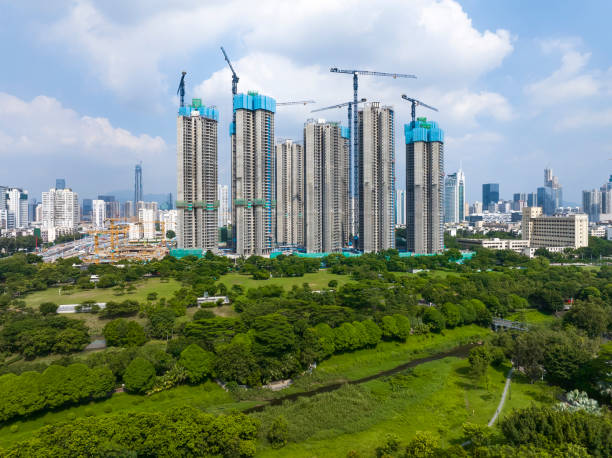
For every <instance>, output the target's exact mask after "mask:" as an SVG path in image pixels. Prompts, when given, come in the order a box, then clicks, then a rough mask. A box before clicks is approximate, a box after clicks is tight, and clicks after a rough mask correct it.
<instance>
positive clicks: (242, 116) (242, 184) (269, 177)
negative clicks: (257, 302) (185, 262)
mask: <svg viewBox="0 0 612 458" xmlns="http://www.w3.org/2000/svg"><path fill="white" fill-rule="evenodd" d="M233 109H234V114H235V115H236V123H235V124H234V123H232V124H231V125H230V135H231V138H232V198H233V199H234V202H233V205H232V239H233V240H232V245H233V248H234V251H235V252H236V253H237V254H238V255H241V256H251V255H265V254H269V253H270V252H271V251H272V248H273V247H274V243H275V235H276V229H275V225H276V218H275V211H274V208H273V206H274V199H275V188H276V186H275V182H276V180H275V173H276V167H275V158H274V154H275V151H274V112H275V111H276V100H274V99H273V98H271V97H267V96H265V95H259V94H258V93H257V92H249V93H248V94H236V95H235V96H234V101H233Z"/></svg>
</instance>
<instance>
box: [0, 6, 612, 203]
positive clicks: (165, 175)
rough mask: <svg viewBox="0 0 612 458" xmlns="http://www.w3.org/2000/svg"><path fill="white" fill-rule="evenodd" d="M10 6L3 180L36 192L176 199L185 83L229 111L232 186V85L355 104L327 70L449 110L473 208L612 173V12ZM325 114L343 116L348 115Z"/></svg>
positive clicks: (4, 14)
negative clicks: (353, 71) (180, 94)
mask: <svg viewBox="0 0 612 458" xmlns="http://www.w3.org/2000/svg"><path fill="white" fill-rule="evenodd" d="M168 3H170V2H165V1H162V0H134V1H127V2H126V1H118V0H107V1H98V2H96V1H92V0H80V1H63V0H56V1H54V2H47V1H29V2H14V1H10V0H0V55H1V56H2V60H3V62H2V70H3V71H1V72H0V184H5V185H10V186H20V187H24V188H27V189H28V190H29V191H30V195H31V196H32V197H37V198H39V199H40V193H41V192H42V191H43V190H45V189H47V188H48V187H49V186H50V185H52V184H53V183H54V180H55V178H56V177H65V178H66V180H67V183H68V185H70V186H72V187H73V189H74V190H76V191H77V192H78V193H79V194H80V196H81V197H91V196H95V195H97V194H98V193H100V194H102V193H106V192H109V191H114V190H120V189H129V188H130V187H131V186H132V182H133V167H134V164H135V163H136V162H137V161H140V160H142V161H143V175H144V180H143V182H144V188H145V193H162V192H175V188H176V172H175V169H176V165H175V157H176V150H175V148H176V146H175V141H176V121H175V116H176V107H177V103H178V100H177V98H176V95H175V93H176V86H177V83H178V79H179V77H180V72H181V71H182V70H186V71H187V72H188V75H187V97H188V98H191V97H201V98H202V99H203V102H204V103H205V104H209V105H216V106H217V107H218V108H219V110H220V116H221V120H220V125H219V170H220V181H221V182H222V183H226V184H227V183H229V179H230V177H229V143H228V135H227V132H228V123H229V120H230V118H231V108H230V104H231V93H230V90H231V78H230V74H229V70H228V69H227V68H226V65H225V62H224V60H223V56H222V54H221V52H220V51H219V46H220V45H223V46H224V47H225V48H226V50H227V51H228V53H229V54H230V57H231V58H232V60H233V62H234V65H235V68H236V70H237V72H238V74H239V76H240V83H239V90H243V91H246V90H259V91H260V92H262V93H265V94H267V95H271V96H273V97H275V98H277V100H279V101H283V100H301V99H314V100H316V101H317V102H318V104H317V105H318V106H325V105H330V104H333V103H337V102H342V101H346V100H349V99H350V98H351V97H352V84H351V80H350V76H344V75H334V74H330V73H329V67H331V66H338V67H341V68H342V67H344V68H358V69H369V70H378V71H385V72H403V73H414V74H416V75H417V76H418V79H416V80H399V79H398V80H393V79H390V78H374V77H362V78H361V80H360V97H366V98H368V99H369V100H371V101H376V100H377V101H380V102H381V103H383V104H387V105H392V106H394V107H395V110H396V121H397V123H396V131H397V137H396V157H397V164H396V165H397V176H398V186H397V187H398V188H403V187H404V186H403V185H402V184H403V180H404V176H405V173H404V167H405V160H404V156H405V145H404V143H403V139H402V135H401V134H402V132H403V124H404V122H407V121H408V120H409V116H410V107H409V105H408V104H407V103H405V102H403V101H402V100H401V99H400V95H401V94H402V93H406V94H408V95H409V96H413V97H416V98H419V99H421V100H423V101H425V102H426V103H429V104H431V105H434V106H436V107H438V108H439V109H440V112H439V113H433V112H427V111H426V110H421V111H420V112H419V115H420V116H427V117H431V118H432V119H435V120H437V121H439V123H440V125H441V127H442V128H443V129H444V130H445V132H446V144H445V154H446V170H447V172H453V171H455V170H456V169H457V167H458V166H459V163H460V161H461V163H462V165H463V169H464V172H465V174H466V178H467V188H468V200H470V201H474V200H480V198H481V194H480V189H481V185H482V183H485V182H499V183H500V191H501V195H502V196H503V197H505V198H511V195H512V193H514V192H533V191H535V189H536V187H538V186H541V184H542V179H543V169H544V168H545V167H547V166H548V167H552V168H553V170H554V172H555V174H556V175H558V176H559V179H560V181H561V183H562V185H563V186H564V196H565V198H566V200H569V201H573V202H579V201H580V191H581V190H583V189H590V188H593V187H597V186H600V185H601V184H602V183H603V182H604V181H606V180H607V178H608V175H609V174H610V171H611V167H610V166H611V165H612V162H610V160H609V158H612V104H611V102H612V62H611V57H612V52H611V48H612V40H610V34H609V18H610V17H611V15H612V2H608V1H587V2H582V4H579V3H576V2H558V1H539V2H533V1H530V2H527V1H523V0H512V1H511V0H508V1H498V0H465V1H453V0H442V1H425V0H378V1H376V2H372V1H366V0H359V1H346V0H326V1H318V0H307V1H301V0H299V1H293V2H280V1H271V0H260V1H259V2H256V3H255V2H251V1H244V0H232V1H226V2H206V1H204V2H203V1H187V0H182V1H175V2H171V3H172V5H168ZM312 108H313V106H308V107H301V106H299V107H284V108H280V109H279V110H278V112H277V115H276V134H277V136H278V137H283V138H295V139H298V140H299V139H300V138H301V136H302V125H303V123H304V121H305V120H306V119H308V118H309V117H314V115H312V114H310V112H309V111H310V109H312ZM317 115H318V116H317V117H325V118H326V119H329V120H335V121H342V122H345V119H346V112H345V111H344V110H332V111H328V112H323V113H317Z"/></svg>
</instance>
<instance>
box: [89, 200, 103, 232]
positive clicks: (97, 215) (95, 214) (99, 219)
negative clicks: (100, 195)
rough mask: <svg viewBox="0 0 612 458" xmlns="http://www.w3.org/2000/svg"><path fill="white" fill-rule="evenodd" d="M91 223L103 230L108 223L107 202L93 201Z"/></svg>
mask: <svg viewBox="0 0 612 458" xmlns="http://www.w3.org/2000/svg"><path fill="white" fill-rule="evenodd" d="M91 207H92V211H91V223H92V224H93V225H94V227H96V228H102V227H104V225H105V222H106V202H104V201H103V200H98V199H96V200H92V201H91Z"/></svg>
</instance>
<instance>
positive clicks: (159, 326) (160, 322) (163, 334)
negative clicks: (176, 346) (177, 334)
mask: <svg viewBox="0 0 612 458" xmlns="http://www.w3.org/2000/svg"><path fill="white" fill-rule="evenodd" d="M175 320H176V314H175V313H174V311H173V310H172V309H169V308H166V307H157V308H155V309H154V310H152V311H151V312H150V313H149V326H148V328H147V329H148V331H149V334H150V335H151V336H152V337H156V338H163V339H166V340H167V339H168V338H170V337H172V332H173V330H174V322H175Z"/></svg>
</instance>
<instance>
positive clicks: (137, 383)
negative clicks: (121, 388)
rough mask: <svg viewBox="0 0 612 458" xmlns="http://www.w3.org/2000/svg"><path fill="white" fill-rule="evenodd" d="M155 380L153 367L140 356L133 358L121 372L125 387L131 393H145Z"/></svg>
mask: <svg viewBox="0 0 612 458" xmlns="http://www.w3.org/2000/svg"><path fill="white" fill-rule="evenodd" d="M154 381H155V367H153V364H151V363H150V362H149V361H147V360H146V359H144V358H142V357H140V356H139V357H137V358H134V360H133V361H132V362H131V363H130V365H129V366H128V367H127V369H126V370H125V374H123V382H124V383H125V389H126V390H127V391H129V392H132V393H145V392H146V391H147V390H149V389H151V387H152V386H153V383H154Z"/></svg>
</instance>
